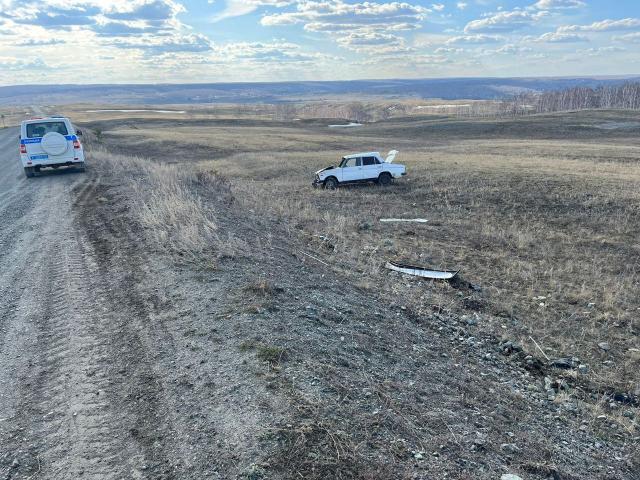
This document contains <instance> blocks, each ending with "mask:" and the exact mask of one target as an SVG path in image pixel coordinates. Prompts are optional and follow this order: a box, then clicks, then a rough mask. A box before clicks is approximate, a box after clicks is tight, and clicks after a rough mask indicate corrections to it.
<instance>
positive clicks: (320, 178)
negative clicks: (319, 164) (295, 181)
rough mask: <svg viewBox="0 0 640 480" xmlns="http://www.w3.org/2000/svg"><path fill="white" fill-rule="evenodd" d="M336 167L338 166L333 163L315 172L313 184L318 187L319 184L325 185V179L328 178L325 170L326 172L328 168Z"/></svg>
mask: <svg viewBox="0 0 640 480" xmlns="http://www.w3.org/2000/svg"><path fill="white" fill-rule="evenodd" d="M334 168H336V167H335V166H333V165H331V166H330V167H327V168H321V169H320V170H318V171H317V172H316V173H315V178H314V179H313V183H312V184H311V185H313V186H314V187H317V186H318V185H323V184H324V180H325V178H326V174H325V173H324V172H326V171H327V170H332V169H334Z"/></svg>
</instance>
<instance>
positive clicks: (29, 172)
mask: <svg viewBox="0 0 640 480" xmlns="http://www.w3.org/2000/svg"><path fill="white" fill-rule="evenodd" d="M24 174H25V175H26V176H27V178H31V177H35V176H36V174H35V172H34V171H33V167H24Z"/></svg>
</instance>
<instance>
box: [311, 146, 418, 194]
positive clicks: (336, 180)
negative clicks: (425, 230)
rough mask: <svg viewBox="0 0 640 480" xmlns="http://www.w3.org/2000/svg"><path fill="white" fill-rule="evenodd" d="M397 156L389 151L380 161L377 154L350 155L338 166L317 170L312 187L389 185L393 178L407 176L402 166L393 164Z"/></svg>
mask: <svg viewBox="0 0 640 480" xmlns="http://www.w3.org/2000/svg"><path fill="white" fill-rule="evenodd" d="M397 154H398V151H397V150H391V151H390V152H389V153H388V154H387V158H386V159H384V160H383V159H382V157H381V156H380V153H379V152H366V153H352V154H351V155H346V156H344V157H342V161H341V162H340V165H338V166H337V167H335V166H331V167H327V168H323V169H322V170H318V171H317V172H316V178H315V179H314V180H313V186H314V187H317V186H319V185H320V186H322V187H324V188H328V189H334V188H337V187H338V185H340V184H343V183H355V182H376V183H378V184H380V185H389V184H390V183H391V181H392V180H393V179H394V178H400V177H402V176H404V175H406V174H407V169H406V168H405V166H404V165H400V164H397V163H393V160H394V159H395V158H396V155H397Z"/></svg>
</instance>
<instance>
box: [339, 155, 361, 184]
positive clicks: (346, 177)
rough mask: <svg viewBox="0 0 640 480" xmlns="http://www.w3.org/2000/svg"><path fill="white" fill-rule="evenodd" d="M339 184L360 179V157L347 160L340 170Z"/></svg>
mask: <svg viewBox="0 0 640 480" xmlns="http://www.w3.org/2000/svg"><path fill="white" fill-rule="evenodd" d="M341 176H342V178H341V179H340V181H341V182H355V181H356V180H360V179H362V159H361V158H360V157H352V158H348V159H347V161H346V162H344V165H343V166H342V168H341Z"/></svg>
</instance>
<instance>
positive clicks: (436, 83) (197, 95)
mask: <svg viewBox="0 0 640 480" xmlns="http://www.w3.org/2000/svg"><path fill="white" fill-rule="evenodd" d="M630 80H634V81H638V80H640V76H627V77H591V78H587V77H582V78H565V77H560V78H442V79H422V80H402V79H398V80H354V81H332V82H328V81H327V82H324V81H322V82H273V83H208V84H151V85H120V84H111V85H16V86H6V87H0V105H29V104H41V105H42V104H44V105H47V104H65V103H81V102H99V103H113V104H188V103H277V102H287V101H295V100H302V99H304V100H310V99H314V97H315V98H317V99H318V100H320V99H322V98H324V97H329V96H341V95H346V96H354V97H371V96H375V97H382V98H410V97H414V98H442V99H445V100H458V99H477V100H490V99H497V98H504V97H507V96H509V95H513V94H515V93H521V92H545V91H551V90H559V89H564V88H571V87H576V86H586V87H592V88H594V87H597V86H600V85H617V84H621V83H624V82H627V81H630Z"/></svg>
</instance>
